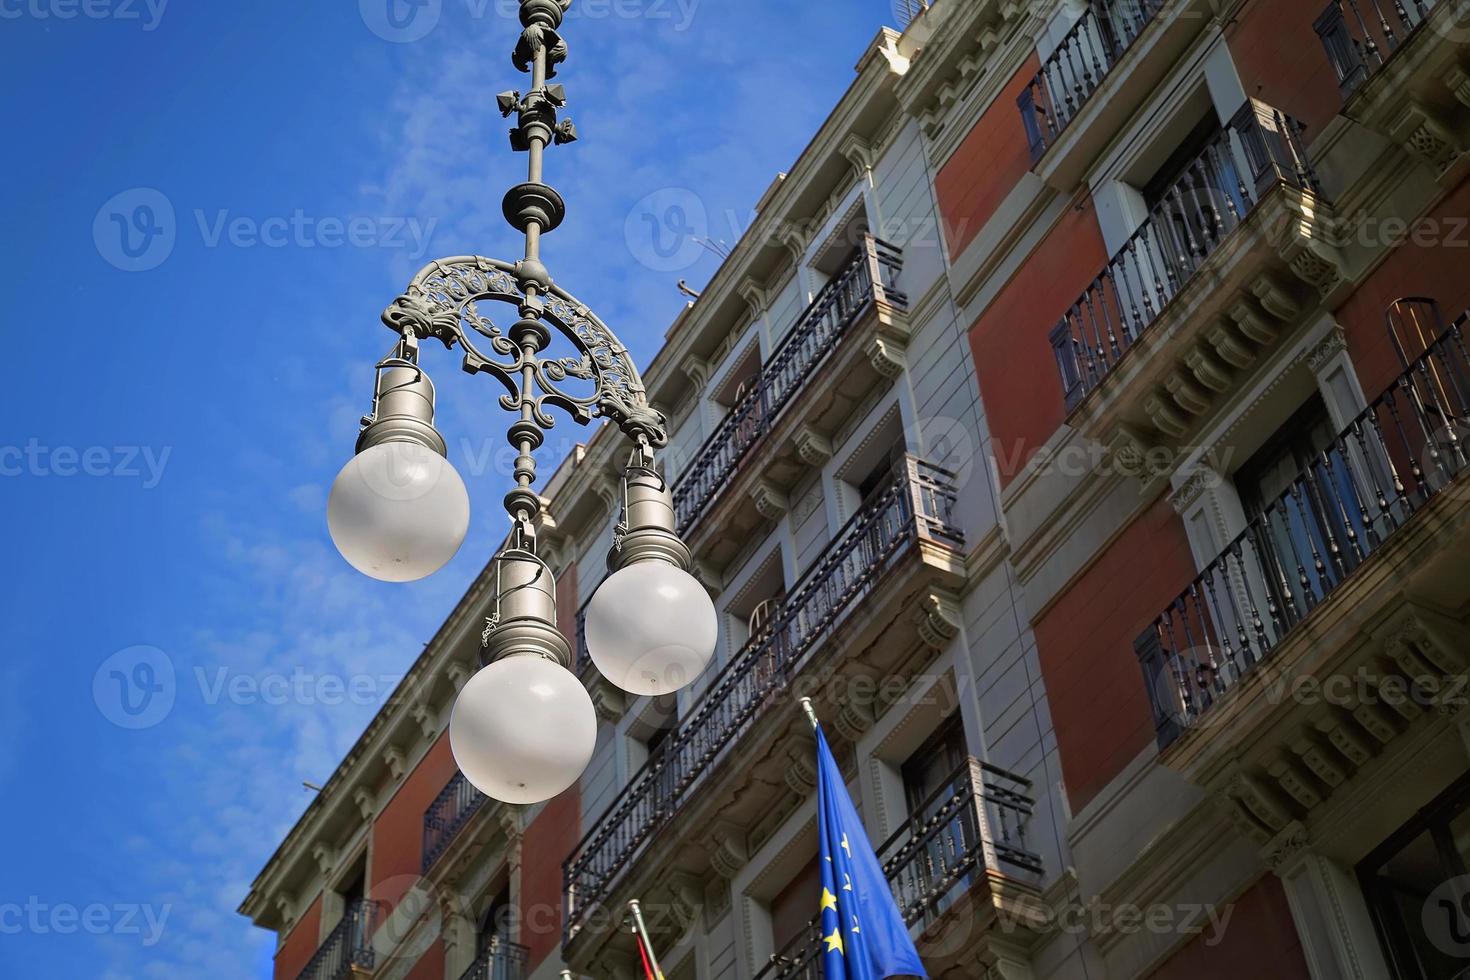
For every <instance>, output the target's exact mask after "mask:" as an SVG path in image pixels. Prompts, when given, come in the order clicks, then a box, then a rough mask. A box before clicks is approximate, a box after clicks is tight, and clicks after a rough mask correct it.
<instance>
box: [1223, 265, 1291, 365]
mask: <svg viewBox="0 0 1470 980" xmlns="http://www.w3.org/2000/svg"><path fill="white" fill-rule="evenodd" d="M1267 286H1268V287H1270V283H1269V281H1267ZM1272 288H1274V287H1272ZM1273 315H1274V314H1273ZM1230 319H1232V320H1234V321H1235V325H1236V327H1238V328H1239V329H1240V332H1241V333H1243V334H1245V335H1246V336H1247V337H1249V338H1250V339H1251V340H1253V341H1255V342H1256V343H1257V344H1260V345H1261V346H1262V347H1267V346H1270V345H1271V344H1274V343H1275V342H1276V338H1277V337H1278V336H1280V331H1279V330H1278V329H1277V328H1276V326H1275V325H1274V324H1272V323H1270V322H1268V321H1267V320H1266V318H1265V316H1263V315H1262V314H1261V312H1260V311H1259V310H1257V309H1256V307H1255V306H1254V304H1252V303H1251V302H1250V301H1249V300H1245V299H1240V300H1237V301H1236V303H1235V305H1234V306H1232V307H1231V308H1230ZM1253 359H1254V358H1253Z"/></svg>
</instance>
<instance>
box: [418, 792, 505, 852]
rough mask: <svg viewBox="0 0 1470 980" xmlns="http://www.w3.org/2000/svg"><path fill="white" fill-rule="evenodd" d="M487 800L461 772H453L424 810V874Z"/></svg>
mask: <svg viewBox="0 0 1470 980" xmlns="http://www.w3.org/2000/svg"><path fill="white" fill-rule="evenodd" d="M488 799H489V797H488V796H486V795H485V794H484V793H481V792H480V791H479V790H477V789H475V787H473V786H471V785H470V781H469V780H468V779H465V778H464V773H459V772H457V773H455V774H454V778H453V779H451V780H450V781H449V785H447V786H445V787H444V789H443V790H442V791H441V792H440V793H439V795H438V796H437V797H435V798H434V802H433V803H430V804H429V808H428V809H427V810H425V811H424V848H423V853H424V856H423V868H422V871H423V873H424V874H428V873H429V869H430V868H432V867H433V866H434V865H435V864H436V863H438V861H439V859H440V858H441V857H443V856H444V852H445V851H447V850H448V849H449V845H450V844H451V843H453V842H454V838H455V837H456V836H457V835H458V834H459V832H460V831H461V830H463V829H464V827H465V825H466V824H468V823H469V822H470V818H471V817H473V816H474V815H475V814H476V813H478V812H479V810H480V808H481V807H483V806H484V805H485V801H486V800H488Z"/></svg>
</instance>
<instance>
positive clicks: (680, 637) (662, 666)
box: [587, 561, 719, 695]
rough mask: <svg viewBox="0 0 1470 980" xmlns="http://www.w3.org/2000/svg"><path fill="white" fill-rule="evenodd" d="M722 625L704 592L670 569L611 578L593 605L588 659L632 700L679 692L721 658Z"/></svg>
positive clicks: (659, 564) (622, 572) (625, 571)
mask: <svg viewBox="0 0 1470 980" xmlns="http://www.w3.org/2000/svg"><path fill="white" fill-rule="evenodd" d="M718 629H719V623H718V621H717V619H716V618H715V605H714V603H712V602H710V598H709V593H707V592H705V591H704V586H702V585H700V584H699V582H698V581H697V580H696V579H695V578H694V576H693V575H690V574H689V573H688V572H685V571H683V570H681V569H678V568H675V567H674V566H673V565H670V564H669V563H668V562H663V561H640V562H635V563H634V564H632V565H627V566H625V567H623V568H620V569H618V570H617V571H616V572H613V573H612V574H611V575H609V576H608V577H607V579H606V581H604V582H603V583H602V585H600V586H598V589H597V592H596V594H595V595H593V596H592V601H591V602H589V603H588V604H587V652H588V654H589V655H590V656H591V657H592V662H593V663H594V664H596V665H597V669H598V670H600V671H602V676H603V677H606V678H607V679H608V680H609V681H611V682H612V683H614V684H616V685H617V686H618V687H620V688H622V689H623V690H625V691H628V692H630V693H632V694H648V695H659V694H668V693H670V692H672V691H677V690H678V689H679V688H681V687H683V686H685V685H686V684H688V683H690V682H691V681H693V680H694V678H696V677H698V676H699V674H700V673H701V672H702V671H703V670H704V668H705V667H707V666H708V665H709V662H710V659H711V658H712V657H714V655H715V640H716V635H717V632H718Z"/></svg>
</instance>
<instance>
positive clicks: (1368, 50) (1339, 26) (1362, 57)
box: [1314, 0, 1439, 98]
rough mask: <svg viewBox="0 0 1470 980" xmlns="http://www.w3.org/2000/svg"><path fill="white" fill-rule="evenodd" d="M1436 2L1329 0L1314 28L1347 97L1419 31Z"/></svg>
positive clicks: (1415, 0)
mask: <svg viewBox="0 0 1470 980" xmlns="http://www.w3.org/2000/svg"><path fill="white" fill-rule="evenodd" d="M1438 3H1439V0H1332V2H1331V3H1329V4H1328V5H1327V9H1326V10H1324V11H1323V12H1322V15H1321V16H1320V17H1318V18H1317V22H1316V24H1315V25H1314V26H1315V27H1316V29H1317V34H1318V36H1320V37H1321V38H1322V47H1323V48H1325V49H1326V51H1327V60H1328V61H1330V62H1332V70H1333V71H1334V72H1336V73H1337V81H1338V86H1339V88H1340V89H1341V90H1342V95H1343V98H1347V97H1348V96H1349V95H1351V94H1352V93H1353V92H1354V91H1356V90H1357V88H1358V86H1360V85H1362V84H1363V83H1364V82H1365V81H1367V80H1368V78H1369V77H1370V76H1371V75H1372V74H1373V73H1374V72H1376V71H1377V70H1378V69H1379V68H1382V67H1383V64H1384V62H1386V61H1387V60H1388V59H1389V58H1390V57H1392V56H1393V53H1394V52H1395V51H1397V50H1398V49H1399V48H1400V47H1402V46H1403V45H1404V42H1406V41H1407V40H1408V39H1409V37H1410V36H1411V35H1412V34H1413V33H1414V32H1415V31H1417V30H1418V29H1419V27H1420V26H1421V25H1422V24H1423V23H1424V21H1425V19H1426V18H1427V17H1428V16H1429V14H1430V12H1431V11H1432V10H1434V8H1435V7H1436V6H1437V5H1438Z"/></svg>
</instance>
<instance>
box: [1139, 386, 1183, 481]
mask: <svg viewBox="0 0 1470 980" xmlns="http://www.w3.org/2000/svg"><path fill="white" fill-rule="evenodd" d="M1143 410H1144V412H1145V413H1147V415H1148V418H1149V421H1150V422H1152V423H1153V424H1154V428H1156V429H1158V430H1159V431H1160V432H1162V433H1163V434H1164V435H1166V436H1171V437H1173V438H1175V439H1178V438H1180V437H1181V436H1183V435H1184V434H1185V433H1186V432H1188V431H1189V419H1187V418H1186V417H1185V416H1184V414H1183V413H1181V412H1180V411H1179V408H1178V405H1177V404H1176V403H1175V402H1174V401H1173V400H1172V399H1167V400H1166V399H1164V398H1162V397H1160V395H1159V394H1158V393H1157V392H1155V393H1154V394H1151V395H1149V396H1148V397H1147V398H1145V399H1144V400H1143ZM1142 464H1143V459H1142V458H1141V457H1140V459H1139V465H1140V466H1142Z"/></svg>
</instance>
